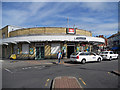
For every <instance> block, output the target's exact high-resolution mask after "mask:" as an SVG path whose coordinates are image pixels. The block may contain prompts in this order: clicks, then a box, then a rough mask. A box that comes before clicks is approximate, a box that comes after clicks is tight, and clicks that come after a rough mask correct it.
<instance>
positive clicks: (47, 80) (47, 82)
mask: <svg viewBox="0 0 120 90" xmlns="http://www.w3.org/2000/svg"><path fill="white" fill-rule="evenodd" d="M49 81H50V79H49V78H48V79H47V80H46V83H45V86H47V85H48V82H49Z"/></svg>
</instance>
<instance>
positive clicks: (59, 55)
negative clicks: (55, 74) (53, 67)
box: [57, 51, 62, 64]
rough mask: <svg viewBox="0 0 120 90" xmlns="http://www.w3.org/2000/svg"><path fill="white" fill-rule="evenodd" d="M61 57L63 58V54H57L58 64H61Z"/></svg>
mask: <svg viewBox="0 0 120 90" xmlns="http://www.w3.org/2000/svg"><path fill="white" fill-rule="evenodd" d="M61 57H62V53H61V52H60V51H59V52H58V53H57V58H58V64H59V63H60V59H61Z"/></svg>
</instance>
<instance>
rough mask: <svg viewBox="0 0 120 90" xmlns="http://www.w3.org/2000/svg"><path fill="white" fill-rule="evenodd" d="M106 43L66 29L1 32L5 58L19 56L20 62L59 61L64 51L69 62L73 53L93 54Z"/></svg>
mask: <svg viewBox="0 0 120 90" xmlns="http://www.w3.org/2000/svg"><path fill="white" fill-rule="evenodd" d="M101 43H104V39H102V38H97V37H92V33H91V32H90V31H86V30H81V29H77V28H64V27H35V28H21V27H16V26H10V25H8V26H6V27H4V28H2V39H1V43H0V44H1V45H2V48H3V50H2V57H3V58H9V57H10V55H11V54H16V56H17V59H36V60H40V59H48V58H57V52H58V51H62V53H63V58H69V57H70V55H71V54H72V53H73V52H74V51H89V52H90V51H94V49H96V48H95V46H96V44H101Z"/></svg>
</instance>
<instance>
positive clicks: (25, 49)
mask: <svg viewBox="0 0 120 90" xmlns="http://www.w3.org/2000/svg"><path fill="white" fill-rule="evenodd" d="M22 54H29V44H22Z"/></svg>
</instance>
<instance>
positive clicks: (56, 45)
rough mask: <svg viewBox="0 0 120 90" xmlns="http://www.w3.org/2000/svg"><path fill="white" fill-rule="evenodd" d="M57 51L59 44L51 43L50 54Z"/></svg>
mask: <svg viewBox="0 0 120 90" xmlns="http://www.w3.org/2000/svg"><path fill="white" fill-rule="evenodd" d="M58 51H60V44H57V43H54V44H51V54H56V53H58Z"/></svg>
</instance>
